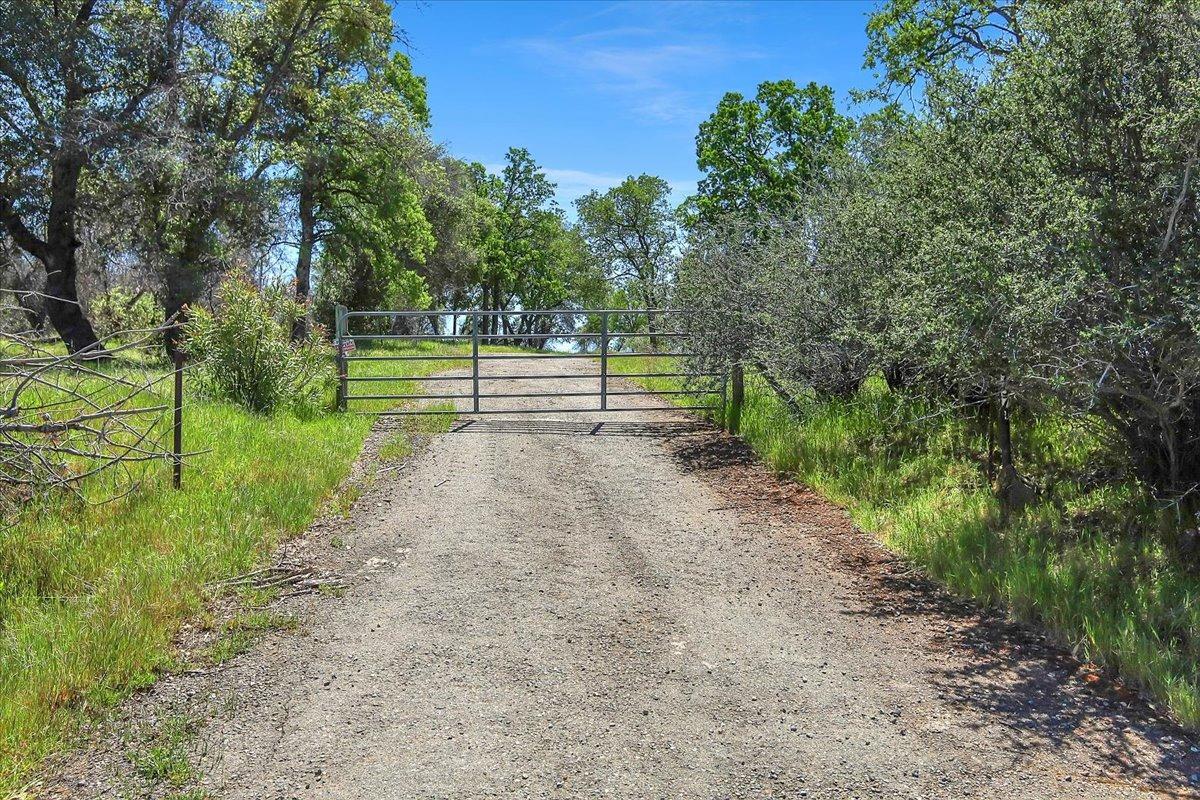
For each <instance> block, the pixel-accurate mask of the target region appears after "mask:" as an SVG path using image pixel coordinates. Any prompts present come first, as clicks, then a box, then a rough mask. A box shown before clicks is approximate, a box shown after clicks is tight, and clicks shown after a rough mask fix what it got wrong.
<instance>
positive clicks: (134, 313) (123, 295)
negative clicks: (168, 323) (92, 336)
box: [89, 289, 163, 336]
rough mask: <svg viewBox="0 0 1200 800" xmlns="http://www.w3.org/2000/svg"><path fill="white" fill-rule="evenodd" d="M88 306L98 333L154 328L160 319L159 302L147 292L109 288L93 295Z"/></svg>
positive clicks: (159, 323)
mask: <svg viewBox="0 0 1200 800" xmlns="http://www.w3.org/2000/svg"><path fill="white" fill-rule="evenodd" d="M89 307H90V311H91V316H92V322H93V323H94V324H95V327H96V333H98V334H99V335H100V336H110V335H112V334H114V333H118V332H120V331H138V330H143V331H144V330H149V329H151V328H157V327H158V326H160V325H161V324H162V320H163V312H162V306H160V305H159V304H158V301H156V300H155V299H154V295H152V294H150V293H149V292H137V293H134V292H130V291H127V290H125V289H110V290H109V291H107V292H105V293H104V294H101V295H97V296H96V297H93V298H92V301H91V303H89Z"/></svg>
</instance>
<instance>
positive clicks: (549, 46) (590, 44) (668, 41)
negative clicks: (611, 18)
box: [510, 4, 760, 123]
mask: <svg viewBox="0 0 1200 800" xmlns="http://www.w3.org/2000/svg"><path fill="white" fill-rule="evenodd" d="M637 7H638V6H636V4H635V6H634V8H637ZM620 8H622V9H624V8H628V7H620ZM670 8H672V9H674V10H675V11H676V12H678V11H679V10H680V9H683V8H687V7H686V6H673V7H670ZM674 22H675V20H672V19H657V20H655V24H649V25H646V24H642V25H625V26H616V27H610V28H605V29H601V30H593V31H587V32H585V33H579V34H575V35H554V36H540V37H533V38H526V39H520V40H516V41H514V42H511V43H510V46H512V47H514V48H516V49H517V50H519V51H521V52H523V53H526V54H528V55H532V56H534V57H536V58H538V59H541V60H543V61H545V62H547V63H549V64H552V65H554V66H555V67H556V68H558V69H561V70H564V71H569V72H573V73H575V74H577V75H579V76H580V77H582V78H583V79H584V80H586V81H587V82H588V84H589V85H590V88H592V89H594V90H598V91H602V92H607V93H610V94H614V95H616V96H618V97H620V98H621V99H622V100H623V101H624V102H625V103H626V104H627V107H628V109H629V111H630V113H632V114H633V115H635V116H639V117H642V118H646V119H650V120H654V121H659V122H667V123H671V122H678V121H687V122H689V123H691V122H693V121H694V120H695V119H696V117H697V116H700V115H702V114H703V113H704V112H705V111H706V110H707V109H705V108H703V107H702V106H701V105H700V104H699V103H698V98H697V95H696V92H695V90H694V83H695V78H696V77H697V76H699V75H702V74H705V73H711V72H715V71H719V70H722V69H725V68H727V67H728V66H729V65H730V64H731V63H733V62H735V61H742V60H748V59H756V58H759V57H760V54H758V53H757V52H754V51H751V50H746V49H744V48H736V47H731V46H728V45H726V44H723V43H721V42H719V41H716V40H714V39H713V38H712V36H711V34H708V33H705V34H699V33H695V32H687V31H685V30H683V29H682V28H681V27H677V26H676V25H675V24H673V23H674Z"/></svg>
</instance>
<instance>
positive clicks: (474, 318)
mask: <svg viewBox="0 0 1200 800" xmlns="http://www.w3.org/2000/svg"><path fill="white" fill-rule="evenodd" d="M471 401H472V407H473V408H474V410H475V413H476V414H478V413H479V314H471Z"/></svg>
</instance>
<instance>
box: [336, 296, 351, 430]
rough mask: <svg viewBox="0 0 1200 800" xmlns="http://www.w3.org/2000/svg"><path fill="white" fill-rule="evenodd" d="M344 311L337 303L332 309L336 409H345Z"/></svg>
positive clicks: (344, 308)
mask: <svg viewBox="0 0 1200 800" xmlns="http://www.w3.org/2000/svg"><path fill="white" fill-rule="evenodd" d="M346 313H347V309H346V307H345V306H343V305H340V304H339V305H337V306H335V307H334V309H333V326H334V346H335V347H336V348H337V356H336V358H337V373H338V388H337V410H338V411H345V410H346V397H347V395H348V392H347V383H348V381H347V380H346V378H347V375H346V349H345V345H344V342H345V336H346Z"/></svg>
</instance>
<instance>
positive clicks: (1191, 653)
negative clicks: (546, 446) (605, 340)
mask: <svg viewBox="0 0 1200 800" xmlns="http://www.w3.org/2000/svg"><path fill="white" fill-rule="evenodd" d="M631 361H632V362H636V361H638V360H637V359H625V360H622V361H621V363H620V365H619V366H618V367H617V369H618V370H620V371H624V372H639V371H645V370H643V369H641V368H640V367H644V366H645V365H639V364H637V363H630V362H631ZM614 371H616V370H614ZM655 386H657V387H659V388H665V387H667V386H669V383H665V382H662V381H661V380H660V381H659V382H658V383H656V384H655ZM801 406H802V407H801V410H800V413H799V414H792V413H790V412H789V410H788V409H787V408H786V407H785V405H784V404H783V403H782V402H781V401H780V400H779V399H778V398H777V397H776V396H775V395H774V394H773V393H772V392H771V390H770V389H769V388H768V387H766V386H765V385H764V384H763V383H762V382H761V381H758V380H755V379H754V378H753V376H750V377H748V380H747V389H746V403H745V407H744V409H743V412H742V419H741V424H742V430H741V435H742V437H743V438H744V439H745V440H746V441H747V442H748V443H749V444H750V445H751V446H752V447H753V448H754V449H755V451H756V452H758V453H759V455H760V456H761V457H762V458H763V459H764V460H765V461H766V462H767V463H768V464H769V465H770V466H771V467H773V468H774V469H775V470H777V471H778V472H780V473H783V474H786V475H789V476H792V477H794V478H795V479H796V480H798V481H801V482H803V483H805V484H807V485H809V486H811V487H813V488H814V489H817V490H818V491H820V492H821V493H823V494H824V495H825V496H827V497H828V498H830V499H831V500H833V501H834V502H836V503H839V504H841V505H843V506H845V508H846V509H847V511H848V512H849V514H850V516H851V517H852V518H853V520H854V522H855V523H856V524H857V525H858V526H860V527H861V528H862V529H863V530H865V531H868V532H870V533H872V534H874V535H875V536H877V537H879V538H880V539H881V540H882V541H883V542H884V543H885V544H886V545H887V546H888V547H889V548H891V549H893V550H894V551H896V552H897V553H899V554H901V555H903V556H904V557H906V558H907V559H909V560H911V561H912V562H914V563H915V564H918V565H919V566H920V567H921V568H923V569H924V570H925V571H926V572H928V573H929V574H930V575H931V576H933V577H935V578H937V579H938V580H941V581H943V582H944V583H945V584H946V585H948V586H949V587H950V588H951V589H953V590H954V591H956V592H958V593H960V594H962V595H965V596H969V597H972V598H975V599H977V600H979V601H982V602H984V603H988V604H997V605H1000V606H1003V607H1004V608H1005V609H1006V610H1007V611H1008V612H1009V613H1010V614H1011V615H1012V616H1013V617H1015V618H1018V619H1021V620H1024V621H1027V622H1031V623H1034V624H1037V625H1039V626H1041V627H1042V628H1044V629H1045V630H1047V631H1048V632H1050V633H1051V634H1052V635H1053V636H1054V637H1055V638H1056V639H1058V640H1059V641H1060V642H1061V643H1063V644H1064V645H1066V646H1067V647H1068V648H1070V649H1072V650H1073V651H1074V652H1075V653H1076V654H1077V655H1079V657H1081V658H1083V659H1087V660H1091V661H1094V662H1096V663H1098V664H1102V665H1105V666H1107V667H1109V668H1111V669H1113V670H1115V671H1116V672H1118V673H1119V674H1121V675H1122V676H1123V677H1124V678H1125V679H1126V680H1128V681H1129V682H1130V683H1132V684H1134V685H1137V686H1140V687H1142V688H1143V689H1145V690H1146V691H1147V692H1148V693H1149V694H1150V695H1151V696H1152V697H1153V698H1155V699H1156V700H1157V701H1159V702H1160V703H1161V704H1162V705H1163V706H1165V707H1166V708H1168V709H1169V710H1170V711H1171V713H1172V714H1174V715H1175V717H1176V718H1177V719H1178V720H1180V721H1181V722H1182V723H1184V724H1185V725H1188V726H1190V727H1200V577H1197V576H1196V575H1194V574H1189V573H1188V572H1187V570H1186V569H1184V568H1183V567H1182V566H1181V565H1180V564H1179V563H1178V562H1177V561H1176V560H1174V559H1173V558H1172V557H1171V555H1170V553H1169V552H1168V551H1167V550H1166V548H1164V546H1163V545H1162V541H1163V538H1164V537H1163V535H1162V534H1163V531H1165V530H1168V529H1169V528H1170V527H1171V525H1172V524H1174V520H1173V518H1172V517H1171V516H1170V515H1169V514H1168V513H1166V512H1162V511H1160V510H1159V509H1157V508H1156V507H1155V506H1154V505H1153V504H1152V503H1151V502H1149V501H1148V500H1147V499H1146V498H1145V497H1144V496H1143V495H1142V493H1141V492H1139V491H1138V489H1137V487H1136V486H1134V485H1133V484H1131V483H1121V482H1114V481H1111V480H1109V479H1106V475H1107V474H1109V473H1110V470H1108V469H1107V467H1109V466H1110V465H1107V464H1106V463H1105V458H1106V457H1105V451H1104V449H1103V448H1102V447H1100V444H1099V442H1097V441H1096V440H1095V439H1094V438H1093V437H1092V436H1091V435H1089V433H1088V432H1087V431H1086V430H1082V429H1079V428H1077V427H1074V426H1072V425H1070V424H1068V423H1067V421H1065V420H1049V421H1047V420H1041V421H1038V422H1036V423H1034V424H1032V425H1027V424H1018V425H1017V426H1016V428H1017V432H1018V433H1019V435H1020V439H1019V441H1018V447H1019V450H1018V453H1019V455H1018V458H1019V462H1020V464H1019V465H1020V467H1021V469H1022V470H1023V472H1025V473H1026V474H1027V475H1029V476H1030V477H1031V478H1032V479H1033V480H1034V481H1035V482H1036V483H1037V484H1038V485H1039V486H1042V487H1044V488H1045V489H1046V491H1045V493H1044V495H1043V496H1044V498H1045V499H1044V500H1041V501H1039V502H1038V503H1037V504H1035V505H1033V506H1031V507H1028V508H1026V509H1025V510H1024V511H1023V512H1022V513H1021V514H1018V515H1015V516H1013V517H1011V518H1010V519H1009V520H1008V521H1004V520H1003V519H1002V516H1001V514H1000V509H999V507H998V504H997V503H996V501H995V499H994V497H993V495H992V492H991V490H990V488H989V486H988V485H987V481H986V479H985V477H984V472H983V469H982V465H981V461H980V454H981V453H983V452H985V444H984V442H983V441H982V439H981V437H980V436H979V435H978V433H976V432H975V431H974V429H973V427H972V426H971V425H969V424H968V422H967V421H965V420H963V419H962V418H961V417H958V416H955V415H952V414H938V413H936V411H935V410H934V409H931V408H928V407H925V406H923V405H922V404H921V403H917V402H914V401H910V400H905V399H902V398H900V397H898V396H897V395H895V394H893V393H891V392H889V391H888V390H887V388H886V387H885V386H884V385H883V384H882V382H877V383H872V384H870V385H869V386H868V387H866V389H865V390H864V391H863V392H862V393H861V394H860V395H859V396H858V397H856V398H854V399H852V400H847V401H818V400H816V399H813V398H811V397H810V398H801Z"/></svg>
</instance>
